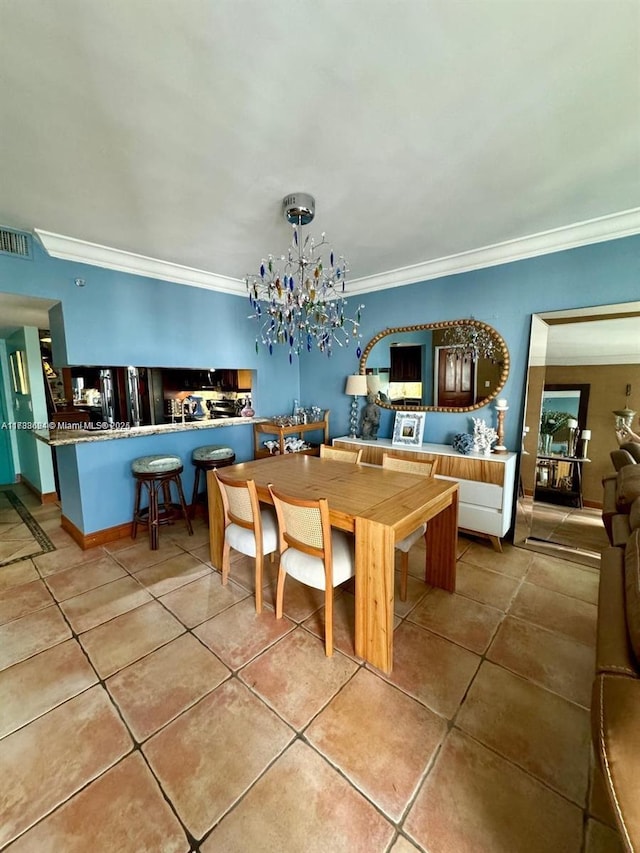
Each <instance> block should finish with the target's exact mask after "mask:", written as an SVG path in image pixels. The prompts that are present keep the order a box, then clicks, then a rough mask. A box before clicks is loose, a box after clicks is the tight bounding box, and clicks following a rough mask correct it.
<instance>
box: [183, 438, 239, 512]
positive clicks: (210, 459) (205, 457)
mask: <svg viewBox="0 0 640 853" xmlns="http://www.w3.org/2000/svg"><path fill="white" fill-rule="evenodd" d="M235 461H236V454H235V453H234V452H233V449H232V448H231V447H225V446H224V445H222V444H205V445H204V446H203V447H195V448H194V449H193V452H192V454H191V462H192V464H193V466H194V468H195V469H196V473H195V478H194V481H193V495H192V497H191V507H190V516H191V518H193V516H194V514H195V511H196V502H197V500H198V486H199V485H200V472H201V471H202V472H203V473H205V474H206V472H207V471H212V470H213V469H214V468H226V467H227V465H233V463H234V462H235ZM205 494H206V490H205Z"/></svg>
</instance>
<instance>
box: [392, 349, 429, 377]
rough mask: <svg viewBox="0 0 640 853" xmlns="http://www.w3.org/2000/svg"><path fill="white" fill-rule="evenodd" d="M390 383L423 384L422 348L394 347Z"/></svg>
mask: <svg viewBox="0 0 640 853" xmlns="http://www.w3.org/2000/svg"><path fill="white" fill-rule="evenodd" d="M389 354H390V358H391V370H390V374H389V381H390V382H422V347H421V346H401V347H398V346H392V347H390V348H389Z"/></svg>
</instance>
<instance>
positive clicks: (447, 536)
mask: <svg viewBox="0 0 640 853" xmlns="http://www.w3.org/2000/svg"><path fill="white" fill-rule="evenodd" d="M224 473H225V476H226V477H237V479H239V480H254V481H255V484H256V488H257V491H258V498H259V500H260V501H261V502H264V503H272V501H271V495H270V493H269V489H268V484H271V485H272V486H274V487H275V488H276V489H278V490H280V491H282V492H284V493H286V494H289V495H293V496H296V497H304V498H308V499H318V498H327V500H328V502H329V510H330V516H331V525H332V527H336V528H337V529H339V530H344V531H347V532H348V533H353V534H354V535H355V602H356V604H355V651H356V655H358V657H361V658H363V659H364V660H366V661H368V662H369V663H371V664H372V665H373V666H375V667H376V668H377V669H380V670H381V671H382V672H385V673H389V672H391V669H392V667H393V618H394V611H393V601H394V566H395V551H394V546H395V543H396V542H397V541H399V540H401V539H403V538H404V537H405V536H407V535H408V534H409V533H411V532H412V531H413V530H415V529H416V528H417V527H419V526H420V525H421V524H422V522H425V521H427V522H429V523H428V525H427V534H426V559H425V576H424V577H425V582H426V583H427V584H430V585H432V586H437V587H441V588H442V589H445V590H448V591H449V592H453V591H454V590H455V583H456V545H457V528H458V484H457V483H456V482H453V481H449V480H440V479H435V478H433V477H423V476H420V475H417V474H407V473H404V472H400V471H392V470H389V469H385V468H382V467H381V466H377V465H355V464H353V463H350V462H338V461H336V460H333V459H320V458H319V457H317V456H308V455H306V454H301V453H286V454H283V455H279V456H273V457H269V458H265V459H257V460H255V461H252V462H241V463H239V464H237V465H232V466H229V467H228V468H225V472H224ZM207 487H208V495H209V538H210V545H211V563H212V565H213V566H214V567H216V568H218V569H220V568H221V566H222V547H223V540H224V518H223V511H222V504H221V499H220V491H219V488H218V484H217V482H216V480H215V476H214V473H213V471H208V472H207Z"/></svg>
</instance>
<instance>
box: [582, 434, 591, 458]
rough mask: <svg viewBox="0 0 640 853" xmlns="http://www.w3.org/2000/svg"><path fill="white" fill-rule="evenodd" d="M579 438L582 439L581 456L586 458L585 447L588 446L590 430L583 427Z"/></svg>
mask: <svg viewBox="0 0 640 853" xmlns="http://www.w3.org/2000/svg"><path fill="white" fill-rule="evenodd" d="M580 438H581V439H582V456H583V458H586V456H587V447H588V446H589V439H590V438H591V430H590V429H583V430H582V432H581V433H580Z"/></svg>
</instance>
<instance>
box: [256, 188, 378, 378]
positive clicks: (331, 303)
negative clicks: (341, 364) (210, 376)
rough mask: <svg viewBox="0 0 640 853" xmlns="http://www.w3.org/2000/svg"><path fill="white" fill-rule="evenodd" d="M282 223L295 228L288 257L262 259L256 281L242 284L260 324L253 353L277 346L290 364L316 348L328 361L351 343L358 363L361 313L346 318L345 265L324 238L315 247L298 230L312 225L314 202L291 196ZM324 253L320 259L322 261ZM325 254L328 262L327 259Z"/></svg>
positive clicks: (284, 206)
mask: <svg viewBox="0 0 640 853" xmlns="http://www.w3.org/2000/svg"><path fill="white" fill-rule="evenodd" d="M282 212H283V214H284V218H285V219H286V220H287V222H289V223H290V225H291V226H292V228H293V239H292V241H291V245H290V247H289V250H288V253H287V255H280V256H279V257H276V256H274V255H269V256H268V257H267V258H263V259H262V262H261V264H260V271H259V274H258V275H247V276H246V277H245V284H246V286H247V292H248V295H249V301H250V303H251V307H252V309H253V314H251V315H250V319H253V320H256V322H257V323H258V333H257V335H256V352H258V351H259V348H260V344H262V345H263V346H266V347H267V349H268V350H269V353H271V354H272V353H273V348H274V346H276V345H277V344H283V345H285V346H287V347H288V348H289V361H290V362H291V361H292V360H293V356H294V355H299V354H300V353H301V352H302V351H303V350H304V349H306V350H307V351H309V352H310V351H311V350H312V349H313V348H314V346H316V347H317V348H318V349H319V350H320V352H323V353H325V354H326V355H329V356H330V355H331V353H332V348H333V345H334V344H338V346H348V345H349V343H350V341H354V342H355V343H356V346H357V351H356V355H357V357H358V358H360V355H361V348H360V341H361V338H362V335H361V333H360V311H361V309H362V308H363V307H364V306H362V305H359V306H358V307H357V310H356V314H355V317H348V316H347V314H346V310H345V309H346V305H347V300H346V299H345V296H344V291H345V283H346V275H347V272H348V268H347V264H346V261H345V259H344V257H343V256H340V257H336V256H335V255H334V252H333V250H331V249H330V248H329V247H328V244H327V241H326V239H325V235H324V233H323V234H322V236H321V239H320V241H319V242H316V241H315V240H314V238H313V237H311V235H310V234H306V235H305V236H303V231H302V229H303V228H304V227H305V226H306V225H308V224H309V223H310V222H312V221H313V218H314V216H315V199H314V198H313V196H312V195H309V194H308V193H289V194H288V195H286V196H285V197H284V199H283V200H282ZM323 253H324V259H323ZM327 254H328V257H327Z"/></svg>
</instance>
